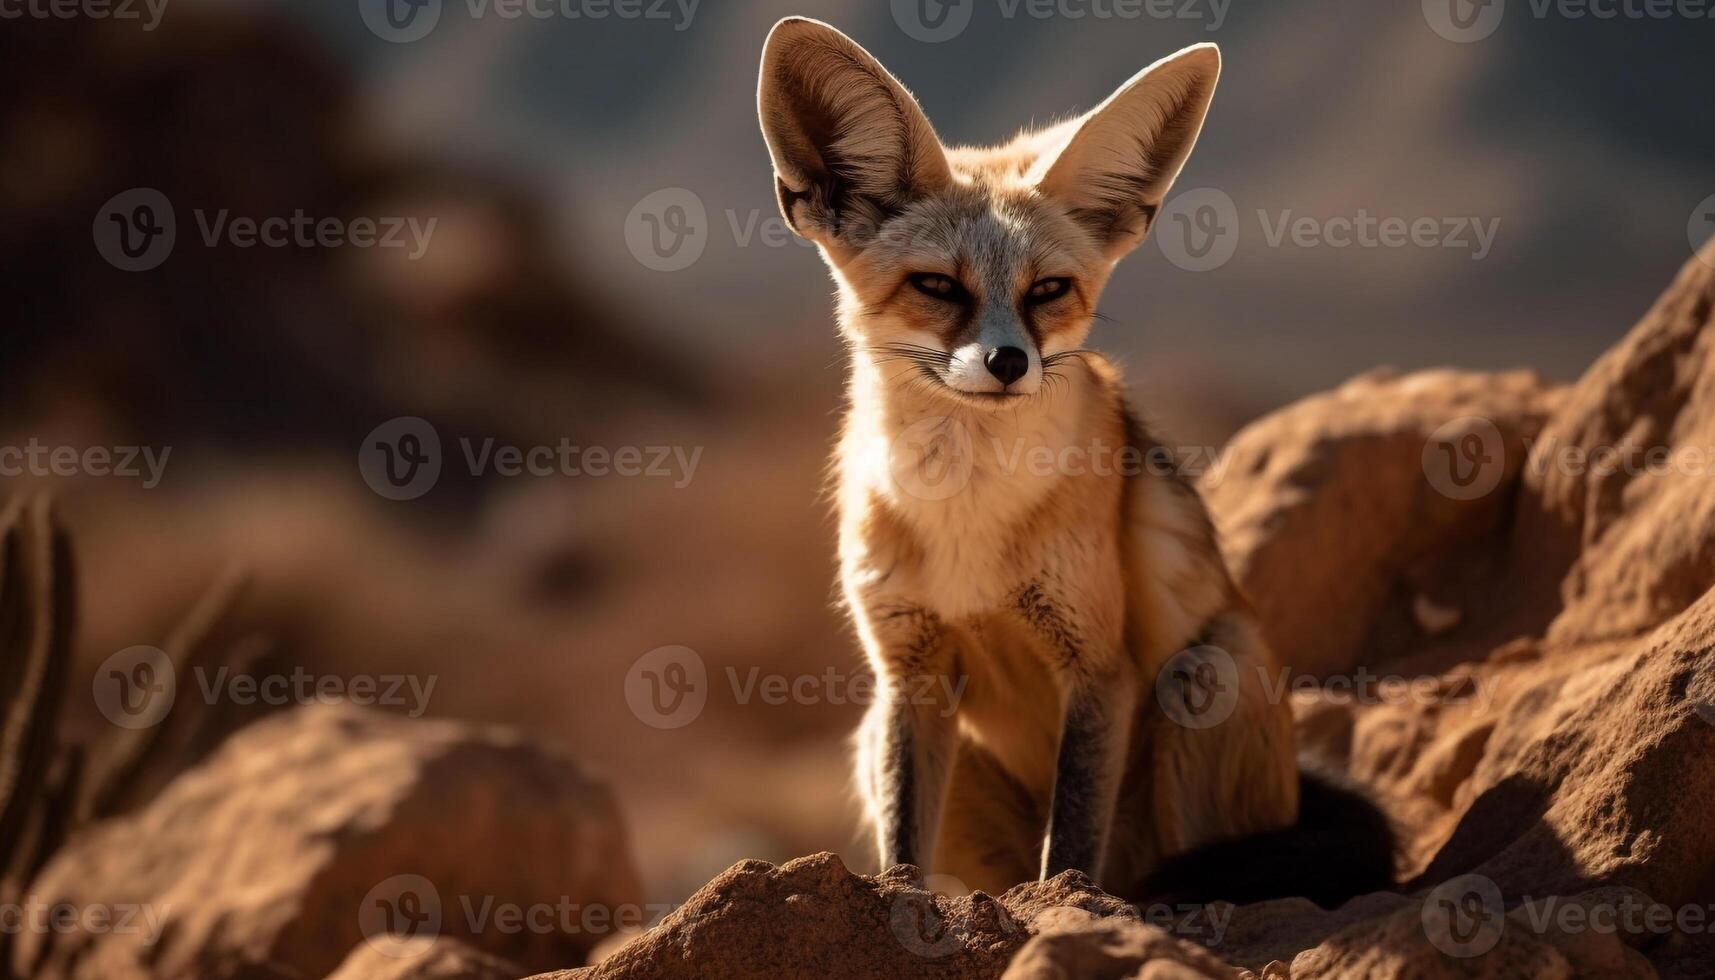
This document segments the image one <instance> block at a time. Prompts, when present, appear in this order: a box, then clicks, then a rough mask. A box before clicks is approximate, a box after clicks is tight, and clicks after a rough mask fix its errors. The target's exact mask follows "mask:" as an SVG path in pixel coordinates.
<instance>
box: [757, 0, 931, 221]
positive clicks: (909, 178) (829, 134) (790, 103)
mask: <svg viewBox="0 0 1715 980" xmlns="http://www.w3.org/2000/svg"><path fill="white" fill-rule="evenodd" d="M756 101H757V109H758V112H759V114H760V115H761V117H762V135H763V136H764V137H765V138H766V139H767V140H768V152H769V153H770V154H771V155H772V156H773V158H774V181H775V190H776V191H777V192H778V194H779V195H780V211H781V213H782V214H784V215H785V216H786V223H787V224H788V225H790V226H791V228H792V230H793V231H796V232H797V233H798V234H800V235H802V236H804V237H805V238H808V239H811V240H813V241H815V242H818V243H820V244H822V245H825V246H829V247H834V248H838V247H842V246H843V247H854V246H859V245H861V244H863V242H864V241H865V240H867V238H868V237H869V236H872V235H874V233H875V230H876V229H877V228H879V227H880V226H881V224H882V222H884V221H886V220H887V218H889V217H891V216H892V215H893V214H894V213H895V212H897V211H898V209H899V208H901V207H903V206H904V205H905V204H907V203H909V202H910V201H911V200H912V199H914V198H916V197H918V196H921V195H924V194H929V193H933V192H934V191H936V190H938V189H940V188H941V187H943V186H945V185H946V184H947V183H948V182H950V181H951V180H952V176H951V173H950V171H949V170H948V168H947V156H946V152H945V151H944V150H943V149H942V148H941V141H940V140H939V139H937V138H936V136H935V130H934V129H933V128H932V127H931V126H930V125H929V120H928V119H927V118H926V117H925V116H924V115H923V110H922V109H921V108H919V107H918V105H917V100H915V99H913V98H912V97H911V93H910V92H907V91H906V90H905V86H903V85H901V84H899V81H898V80H897V79H895V78H894V77H893V76H892V75H890V74H888V72H887V69H885V68H883V67H882V66H881V63H880V62H878V61H876V60H875V59H874V58H873V57H871V56H870V54H869V52H867V51H865V50H864V49H863V48H861V47H859V46H858V45H857V43H856V42H854V41H853V40H852V39H851V38H848V37H846V36H845V35H844V34H841V33H840V32H839V31H837V30H835V29H834V28H832V27H829V26H828V25H827V24H824V23H821V22H820V21H814V20H809V19H806V18H802V17H789V18H787V19H786V20H783V21H781V22H780V23H778V24H776V25H774V30H773V31H771V32H769V35H768V42H767V43H766V44H765V45H764V46H763V50H762V77H761V80H760V82H759V83H758V85H757V100H756Z"/></svg>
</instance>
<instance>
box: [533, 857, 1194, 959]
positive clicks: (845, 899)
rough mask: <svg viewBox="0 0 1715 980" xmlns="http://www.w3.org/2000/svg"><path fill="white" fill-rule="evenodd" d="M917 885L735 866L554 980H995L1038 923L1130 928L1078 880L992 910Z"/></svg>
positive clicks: (808, 867) (830, 860)
mask: <svg viewBox="0 0 1715 980" xmlns="http://www.w3.org/2000/svg"><path fill="white" fill-rule="evenodd" d="M917 874H918V873H917V870H916V869H915V868H910V867H904V866H902V867H897V868H892V869H890V870H888V871H886V872H883V873H882V874H879V875H875V876H868V875H855V874H852V873H851V872H850V871H848V870H846V867H845V865H844V864H842V863H841V862H840V859H839V858H838V857H836V856H834V855H833V854H825V853H824V854H817V855H814V856H812V857H806V858H799V859H798V860H796V861H790V862H788V863H786V864H783V865H781V866H779V867H775V866H774V865H771V864H768V863H766V862H763V861H744V862H741V863H739V864H736V865H733V866H732V867H731V868H729V869H727V871H726V872H725V873H724V874H722V875H720V876H719V877H717V878H716V879H715V880H714V881H711V882H709V883H708V884H707V885H705V886H704V887H703V888H702V889H701V890H700V891H698V892H697V893H696V894H695V895H693V896H691V898H690V900H689V901H687V902H686V903H685V904H684V905H683V906H681V907H680V908H678V909H677V910H675V911H674V912H673V913H672V914H670V915H668V916H667V917H666V918H665V919H664V920H662V922H661V924H660V925H658V926H656V927H655V928H654V929H651V930H649V931H648V932H646V933H644V934H643V935H642V936H640V937H638V938H637V939H635V940H633V941H632V942H631V943H629V944H628V945H626V946H624V947H622V948H621V949H620V950H618V951H617V952H615V953H613V954H612V955H611V956H609V957H608V958H607V959H605V960H603V961H602V962H601V963H600V964H598V965H596V966H593V967H589V968H587V969H582V970H572V971H570V972H566V973H558V974H553V975H552V977H553V978H554V980H610V978H627V980H629V978H649V980H674V978H681V977H682V978H685V980H702V978H706V977H721V978H723V980H748V978H755V980H780V978H782V977H818V978H830V980H831V978H838V977H912V978H945V980H976V978H990V980H992V978H995V977H998V976H1000V975H1001V974H1002V972H1004V971H1005V970H1006V968H1007V963H1008V961H1010V960H1011V958H1012V956H1013V954H1015V953H1017V952H1018V950H1019V949H1020V948H1021V947H1023V946H1024V945H1025V943H1026V942H1027V941H1028V940H1029V939H1030V938H1031V936H1032V935H1034V934H1035V933H1036V932H1037V931H1039V930H1040V928H1041V925H1039V922H1040V923H1041V924H1043V925H1063V924H1064V922H1065V921H1066V920H1065V919H1064V918H1063V916H1064V915H1065V914H1067V913H1066V911H1065V910H1074V911H1077V912H1080V913H1082V914H1083V915H1085V916H1088V917H1090V918H1091V919H1096V918H1119V919H1123V920H1128V921H1134V922H1135V921H1136V918H1137V913H1136V912H1135V911H1133V910H1132V909H1131V908H1130V907H1129V906H1127V905H1126V904H1125V903H1124V902H1122V901H1120V900H1119V899H1117V898H1114V897H1112V896H1110V895H1107V894H1105V893H1103V892H1102V891H1101V890H1100V889H1098V888H1096V887H1095V886H1093V885H1092V884H1090V882H1089V879H1087V878H1085V877H1084V876H1083V875H1080V874H1078V873H1077V872H1067V873H1065V874H1062V875H1059V876H1057V877H1055V878H1053V879H1051V880H1049V881H1045V882H1031V883H1029V884H1024V885H1019V886H1017V887H1015V888H1013V889H1011V890H1009V891H1008V892H1007V893H1006V894H1005V895H1002V896H1001V897H1000V898H999V899H995V898H993V897H991V896H989V895H986V894H984V893H982V892H974V893H972V894H970V895H967V896H963V897H957V898H949V897H946V896H943V895H938V894H932V893H930V892H927V891H925V890H924V889H922V888H920V887H918V886H917V885H916V884H915V883H914V882H915V879H916V877H917ZM1049 913H1053V914H1052V915H1049ZM1045 917H1046V918H1045ZM1140 924H1141V923H1140ZM1194 953H1195V951H1191V953H1190V954H1187V955H1194ZM543 980H548V978H543Z"/></svg>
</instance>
